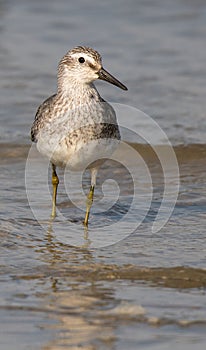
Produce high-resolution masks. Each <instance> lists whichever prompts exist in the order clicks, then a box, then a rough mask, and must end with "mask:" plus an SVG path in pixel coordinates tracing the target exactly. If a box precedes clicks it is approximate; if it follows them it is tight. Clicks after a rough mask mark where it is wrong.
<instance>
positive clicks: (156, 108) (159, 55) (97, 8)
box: [0, 0, 206, 144]
mask: <svg viewBox="0 0 206 350" xmlns="http://www.w3.org/2000/svg"><path fill="white" fill-rule="evenodd" d="M205 22H206V4H205V1H204V0H197V1H195V2H194V1H189V0H174V1H170V0H155V1H151V0H146V1H140V0H139V1H136V0H128V1H127V2H125V1H122V0H119V1H117V0H114V1H112V2H110V1H109V0H108V1H107V0H105V1H97V2H94V1H92V0H86V1H80V0H76V1H74V2H68V1H66V0H65V1H64V0H59V1H53V0H51V1H46V0H41V1H39V0H36V1H28V0H27V1H26V0H25V1H24V0H18V1H14V0H13V1H12V0H8V1H4V0H1V1H0V74H1V75H0V87H1V96H0V103H1V112H0V113H1V114H0V117H1V131H0V138H1V140H2V141H8V140H9V141H18V142H20V143H22V142H23V143H25V142H27V143H28V142H30V141H29V131H30V130H29V129H30V125H31V123H32V121H33V118H34V115H35V113H36V109H37V107H38V105H39V104H40V103H41V102H42V100H43V99H45V98H46V97H48V96H49V95H51V94H53V93H54V92H55V90H56V70H57V64H58V62H59V60H60V58H61V57H62V56H63V55H64V54H65V53H66V52H67V51H68V50H69V49H70V48H72V47H74V46H77V45H88V46H91V47H93V48H95V49H97V50H98V51H99V52H100V53H101V54H102V56H103V63H104V66H105V68H106V69H108V70H109V71H111V73H113V74H114V75H116V76H117V77H119V79H120V80H122V81H123V82H124V83H125V84H126V85H127V86H128V88H129V91H128V93H122V92H121V91H120V90H118V89H117V88H115V87H113V86H109V85H108V84H105V83H102V82H98V83H97V85H98V88H99V90H100V92H101V93H102V95H103V96H104V98H106V99H107V100H109V101H111V102H120V103H123V104H128V105H131V106H134V107H136V108H138V109H141V110H143V111H144V112H145V113H147V114H149V115H150V116H152V117H153V118H154V119H155V120H156V121H157V122H158V123H159V125H160V126H161V127H162V128H163V130H164V131H165V132H166V133H167V135H168V137H169V138H170V140H171V141H172V143H173V144H177V143H204V140H205V136H204V135H205V131H206V121H205V107H206V106H205V95H206V83H205V80H206V77H205V62H206V46H205V36H206V26H205ZM130 123H131V125H132V126H134V127H135V128H136V129H137V130H138V125H136V124H135V120H130Z"/></svg>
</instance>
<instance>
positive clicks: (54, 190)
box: [51, 164, 59, 218]
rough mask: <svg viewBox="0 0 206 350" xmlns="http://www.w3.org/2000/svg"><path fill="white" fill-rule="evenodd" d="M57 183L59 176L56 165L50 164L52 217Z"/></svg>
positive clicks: (54, 208) (54, 209) (54, 210)
mask: <svg viewBox="0 0 206 350" xmlns="http://www.w3.org/2000/svg"><path fill="white" fill-rule="evenodd" d="M58 184H59V178H58V176H57V173H56V166H55V165H54V164H52V185H53V195H52V213H51V216H52V218H54V217H55V216H56V198H57V187H58Z"/></svg>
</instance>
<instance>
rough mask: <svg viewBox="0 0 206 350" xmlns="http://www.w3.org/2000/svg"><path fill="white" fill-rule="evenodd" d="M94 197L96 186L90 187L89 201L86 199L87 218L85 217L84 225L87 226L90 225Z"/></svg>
mask: <svg viewBox="0 0 206 350" xmlns="http://www.w3.org/2000/svg"><path fill="white" fill-rule="evenodd" d="M93 197H94V186H91V187H90V191H89V194H88V196H87V201H86V206H87V207H86V214H85V219H84V225H85V226H86V227H87V226H88V221H89V214H90V209H91V206H92V203H93Z"/></svg>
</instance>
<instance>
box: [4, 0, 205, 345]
mask: <svg viewBox="0 0 206 350" xmlns="http://www.w3.org/2000/svg"><path fill="white" fill-rule="evenodd" d="M112 4H113V5H112V6H111V2H109V1H108V2H107V1H104V2H101V3H99V4H97V3H94V2H93V1H85V2H81V1H79V0H78V1H75V3H73V4H68V2H67V1H64V0H62V1H58V2H54V1H50V2H47V1H35V2H32V1H31V2H30V1H23V0H22V1H20V0H19V1H18V2H16V1H7V2H6V1H1V2H0V55H1V60H0V68H1V69H0V75H1V79H0V86H1V94H0V103H1V111H0V116H1V129H0V139H1V147H0V165H1V172H0V193H1V202H0V219H1V221H0V236H1V254H0V264H1V271H0V280H1V291H0V325H1V327H0V329H1V337H0V345H1V348H2V349H5V350H10V349H21V350H22V349H45V350H46V349H47V350H48V349H52V350H54V349H55V350H57V349H62V348H63V349H64V348H65V349H68V348H69V349H70V348H71V349H79V348H81V349H89V350H90V349H91V350H93V349H125V348H126V349H129V350H133V349H137V348H142V349H154V350H155V349H158V350H159V349H165V348H167V349H172V348H174V347H175V348H176V349H194V347H195V348H196V349H201V350H202V349H204V348H205V344H206V337H205V327H206V303H205V288H206V272H205V266H206V257H205V256H206V245H205V212H206V200H205V198H206V195H205V194H206V193H205V192H206V190H205V172H206V162H205V157H206V145H205V129H206V119H205V93H206V91H205V90H206V84H205V59H206V49H205V39H204V38H205V31H206V27H205V20H206V18H205V17H206V5H205V2H204V1H201V0H199V1H196V2H195V3H193V2H189V1H187V2H186V1H180V0H179V1H173V2H171V1H169V0H168V1H163V0H158V1H156V2H155V4H154V2H152V1H144V2H143V1H138V2H136V1H132V0H130V1H129V2H123V1H121V2H118V5H117V4H116V1H114V2H113V3H112ZM115 5H116V6H115ZM97 27H98V31H97V30H96V28H97ZM82 43H86V44H88V45H90V46H92V47H94V48H97V49H98V50H99V51H100V52H101V53H102V55H103V59H104V60H103V62H104V65H105V68H106V69H108V70H109V71H111V73H112V74H114V75H116V76H117V77H118V78H119V79H120V80H121V81H122V82H124V83H125V84H126V85H127V86H128V88H129V91H128V92H127V93H125V92H122V91H121V90H118V89H116V88H115V87H112V86H109V85H108V84H106V83H105V84H104V83H97V85H98V88H99V90H100V92H101V94H102V95H103V96H104V98H105V99H107V100H110V101H113V102H115V103H116V107H117V109H118V112H119V113H118V114H119V115H118V117H119V121H120V124H121V125H122V127H123V129H122V130H123V134H124V136H125V137H124V139H125V140H126V141H130V142H132V143H129V144H128V143H123V145H122V146H123V148H121V149H120V153H119V155H117V156H116V159H117V160H119V162H118V161H115V160H113V161H111V160H110V161H107V162H106V163H105V164H104V165H103V166H102V168H101V171H100V172H99V176H98V183H97V188H96V192H95V200H94V206H93V208H92V213H91V225H90V226H89V229H88V231H85V230H84V229H83V227H82V224H81V222H82V219H83V216H84V205H85V198H84V192H81V191H80V187H79V183H78V181H77V177H74V178H72V177H70V175H71V174H64V173H63V171H62V170H61V171H59V175H60V187H59V193H58V210H59V213H58V214H59V215H58V217H57V218H56V220H55V221H53V222H52V221H51V220H50V209H51V202H50V197H49V196H50V192H49V191H50V190H51V188H50V187H48V186H45V183H46V184H47V183H48V179H50V174H48V169H47V163H46V161H45V160H44V159H42V158H41V157H40V156H39V155H38V153H37V152H35V148H32V150H31V149H30V140H29V130H30V125H31V123H32V121H33V118H34V114H35V111H36V108H37V106H38V105H39V103H40V102H41V101H42V100H43V99H44V98H46V97H47V96H49V95H50V94H52V93H53V92H54V91H55V88H56V86H55V85H56V80H55V79H56V77H55V74H56V65H57V62H58V60H59V58H60V57H61V56H63V54H64V53H65V52H66V51H67V50H68V49H69V48H71V47H73V46H74V45H76V44H82ZM118 103H121V104H124V105H127V106H128V107H127V108H126V109H124V107H123V106H122V105H118ZM129 106H132V107H136V108H138V109H142V110H143V111H144V112H145V113H148V114H149V115H151V116H152V117H153V119H151V120H150V118H148V119H147V117H146V116H145V119H144V118H143V115H140V114H139V113H137V114H136V109H135V110H134V109H131V108H130V107H129ZM127 113H129V116H130V118H128V115H126V117H125V114H127ZM153 121H156V122H157V123H158V125H159V126H160V127H161V128H162V129H163V131H164V132H165V133H166V135H167V136H168V138H169V140H170V141H171V142H172V144H173V145H174V152H175V155H176V157H177V161H178V163H176V162H175V158H172V157H173V156H172V153H171V147H170V144H169V143H168V140H167V139H166V138H165V136H164V134H163V133H162V132H161V130H159V129H158V127H157V125H156V124H154V123H153ZM126 128H128V129H126ZM148 140H149V141H151V140H152V141H154V145H153V147H151V144H150V145H148V144H147V143H148V142H147V141H148ZM149 143H150V142H149ZM30 152H33V153H30ZM31 154H32V162H31V163H29V162H28V159H30V158H29V157H28V156H31ZM125 164H126V167H125V166H124V165H125ZM177 164H178V167H177ZM25 169H26V172H25ZM128 170H129V171H128ZM178 170H179V174H178ZM71 176H72V175H71ZM75 176H76V175H75ZM64 179H65V181H64ZM111 179H113V180H114V181H115V182H114V181H113V182H112V181H111ZM178 182H180V183H179V190H178ZM47 187H48V188H47ZM88 188H89V176H88V174H87V173H86V174H85V175H84V178H83V191H85V192H87V191H88ZM165 188H166V190H165ZM177 190H178V191H177ZM46 191H47V192H46ZM135 191H136V192H135ZM134 193H136V199H137V201H136V202H134V201H133V199H134V198H135V195H134ZM176 195H177V197H178V198H177V200H175V199H176ZM116 198H117V199H118V200H117V201H116V200H114V199H116ZM164 199H165V201H163V200H164ZM113 202H114V203H113ZM111 203H113V205H111ZM162 203H163V205H162V206H161V204H162ZM174 204H175V207H174V210H172V209H173V205H174ZM108 208H109V210H108ZM160 209H161V212H160ZM158 214H159V216H158ZM160 214H161V215H160ZM154 223H157V225H160V226H161V225H162V228H161V230H159V231H158V230H156V231H155V230H154ZM160 226H158V227H160Z"/></svg>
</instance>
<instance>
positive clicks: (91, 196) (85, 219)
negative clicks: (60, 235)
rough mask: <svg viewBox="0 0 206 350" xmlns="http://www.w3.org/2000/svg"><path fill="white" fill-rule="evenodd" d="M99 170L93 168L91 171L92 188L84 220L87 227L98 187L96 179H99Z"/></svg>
mask: <svg viewBox="0 0 206 350" xmlns="http://www.w3.org/2000/svg"><path fill="white" fill-rule="evenodd" d="M97 171H98V169H97V168H92V169H91V186H90V191H89V194H88V196H87V201H86V214H85V218H84V225H85V226H86V227H87V226H88V222H89V214H90V209H91V206H92V203H93V198H94V187H95V185H96V177H97Z"/></svg>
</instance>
